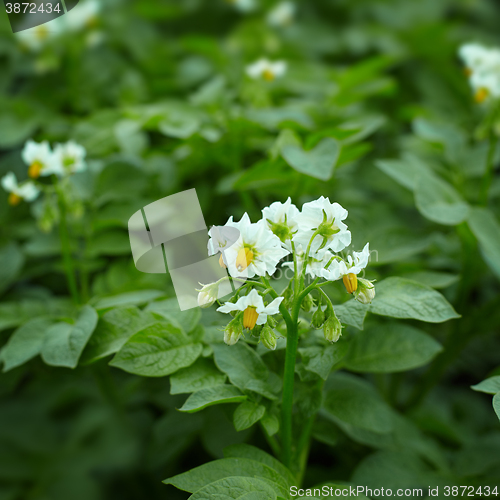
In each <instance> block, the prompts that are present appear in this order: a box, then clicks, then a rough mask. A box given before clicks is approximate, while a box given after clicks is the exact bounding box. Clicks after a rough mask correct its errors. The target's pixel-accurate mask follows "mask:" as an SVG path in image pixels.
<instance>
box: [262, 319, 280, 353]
mask: <svg viewBox="0 0 500 500" xmlns="http://www.w3.org/2000/svg"><path fill="white" fill-rule="evenodd" d="M260 341H261V342H262V344H264V346H265V347H267V348H268V349H270V350H271V351H274V350H275V349H276V345H277V342H276V334H275V333H274V331H273V329H272V328H271V327H270V326H269V325H265V326H264V328H263V329H262V331H261V332H260Z"/></svg>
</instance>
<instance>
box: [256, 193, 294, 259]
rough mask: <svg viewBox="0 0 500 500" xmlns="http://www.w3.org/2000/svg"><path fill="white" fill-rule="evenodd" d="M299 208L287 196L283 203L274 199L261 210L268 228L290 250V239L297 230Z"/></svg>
mask: <svg viewBox="0 0 500 500" xmlns="http://www.w3.org/2000/svg"><path fill="white" fill-rule="evenodd" d="M299 213H300V212H299V209H298V208H297V207H296V206H295V205H294V204H293V203H292V200H291V198H288V199H287V200H286V201H285V203H281V202H279V201H275V202H274V203H271V205H269V206H268V207H265V208H264V209H263V210H262V219H263V220H264V221H265V222H266V223H267V225H268V226H269V229H270V230H271V231H272V232H273V233H274V234H275V235H276V236H277V237H278V238H279V239H280V240H281V242H282V243H283V245H284V246H285V248H286V249H287V250H289V251H291V250H292V245H291V240H292V237H293V233H295V232H296V231H297V221H296V218H297V215H299Z"/></svg>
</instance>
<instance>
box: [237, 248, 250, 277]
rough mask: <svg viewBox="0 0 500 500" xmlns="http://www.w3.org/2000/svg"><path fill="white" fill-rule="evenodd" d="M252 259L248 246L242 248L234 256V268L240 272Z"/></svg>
mask: <svg viewBox="0 0 500 500" xmlns="http://www.w3.org/2000/svg"><path fill="white" fill-rule="evenodd" d="M252 260H253V252H252V250H250V248H247V247H245V248H242V249H241V250H240V251H239V252H238V256H237V257H236V269H237V270H238V271H239V272H241V271H243V270H245V269H246V268H247V267H248V266H249V265H250V264H251V262H252Z"/></svg>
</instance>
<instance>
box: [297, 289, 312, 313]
mask: <svg viewBox="0 0 500 500" xmlns="http://www.w3.org/2000/svg"><path fill="white" fill-rule="evenodd" d="M313 305H314V300H313V298H312V295H311V294H310V293H308V294H307V295H306V296H305V297H304V298H303V300H302V304H301V305H300V307H301V308H302V309H303V310H304V311H305V312H309V311H310V310H311V308H312V306H313Z"/></svg>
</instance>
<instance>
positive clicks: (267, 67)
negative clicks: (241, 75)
mask: <svg viewBox="0 0 500 500" xmlns="http://www.w3.org/2000/svg"><path fill="white" fill-rule="evenodd" d="M286 68H287V64H286V62H285V61H274V62H272V61H269V60H268V59H265V58H262V59H259V60H258V61H256V62H254V63H253V64H249V65H248V66H247V67H246V73H247V75H248V76H249V77H250V78H253V79H254V80H257V79H261V78H262V79H264V80H267V81H268V82H271V81H273V80H275V79H276V78H280V77H281V76H283V75H284V74H285V73H286Z"/></svg>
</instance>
